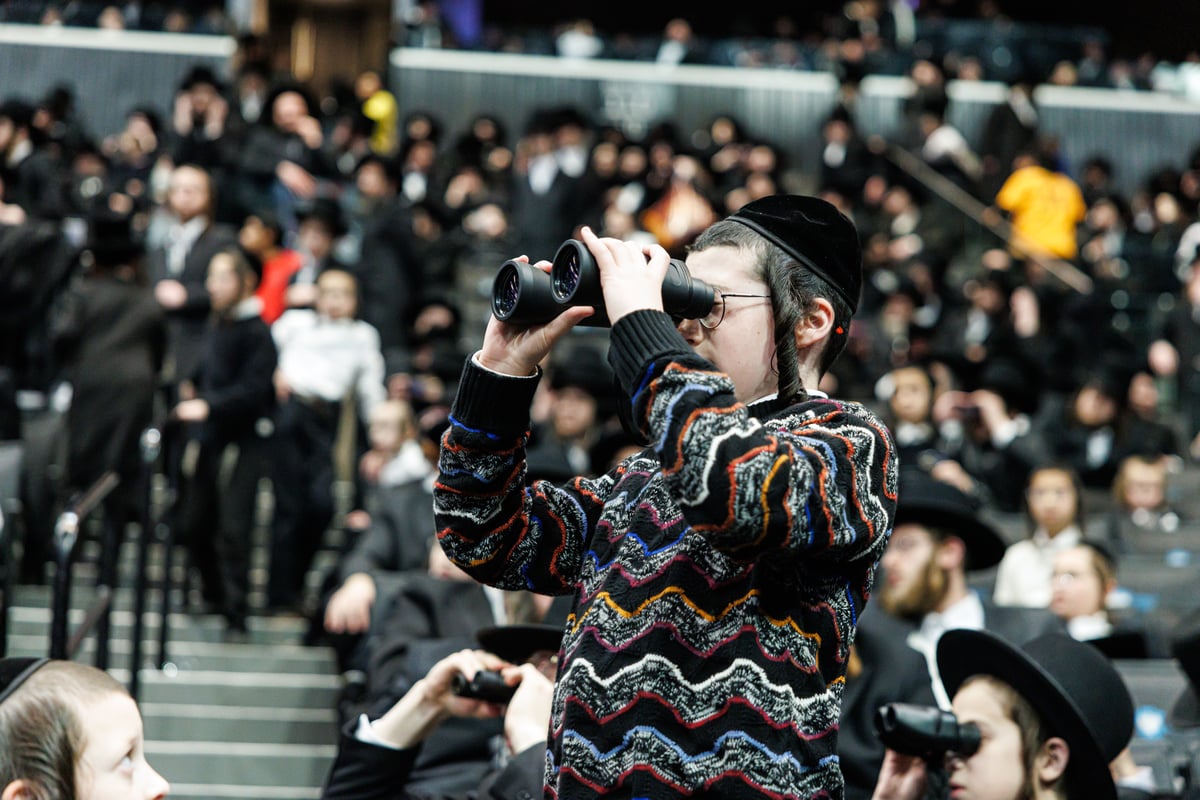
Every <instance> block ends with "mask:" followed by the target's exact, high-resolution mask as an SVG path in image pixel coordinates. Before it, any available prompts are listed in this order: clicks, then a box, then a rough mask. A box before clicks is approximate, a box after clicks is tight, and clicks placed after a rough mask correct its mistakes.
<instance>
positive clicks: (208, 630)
mask: <svg viewBox="0 0 1200 800" xmlns="http://www.w3.org/2000/svg"><path fill="white" fill-rule="evenodd" d="M85 616H86V614H85V612H84V611H83V610H82V609H79V608H76V609H73V610H72V611H71V612H70V613H69V614H68V616H67V627H68V636H69V635H70V634H71V632H73V631H75V630H76V629H77V628H78V626H79V625H80V624H81V623H82V622H83V619H84V617H85ZM51 617H52V615H51V612H50V609H49V608H30V607H27V606H17V607H15V608H13V609H11V614H10V617H9V635H10V636H13V635H15V636H22V635H25V636H39V635H41V636H48V635H49V631H50V622H51ZM161 619H162V617H161V615H160V614H159V613H158V612H157V611H152V612H147V613H146V615H145V617H143V624H144V628H143V631H144V633H145V634H146V635H150V636H153V637H157V636H158V630H159V624H160V620H161ZM111 621H112V640H113V641H114V642H115V641H119V640H122V639H126V640H127V639H129V638H130V636H131V635H132V631H133V613H132V612H129V611H122V610H116V611H113V612H112V616H111ZM168 622H169V624H170V629H169V634H168V638H167V646H168V650H170V648H171V645H172V643H174V642H181V641H193V642H214V643H216V642H223V641H226V640H227V639H228V634H227V633H226V625H225V620H224V619H222V618H221V617H220V616H219V615H215V614H170V615H168ZM246 627H247V630H248V635H247V639H248V641H249V642H250V643H252V644H264V645H296V644H299V643H300V642H301V641H302V640H303V638H304V633H305V632H306V631H307V630H308V622H307V621H306V620H303V619H300V618H298V617H288V616H281V617H250V618H249V619H248V620H247V621H246Z"/></svg>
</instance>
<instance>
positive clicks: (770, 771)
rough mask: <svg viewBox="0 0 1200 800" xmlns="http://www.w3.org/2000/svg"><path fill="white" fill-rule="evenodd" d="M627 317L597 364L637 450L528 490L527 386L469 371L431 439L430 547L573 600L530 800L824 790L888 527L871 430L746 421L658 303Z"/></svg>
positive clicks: (853, 420) (827, 791)
mask: <svg viewBox="0 0 1200 800" xmlns="http://www.w3.org/2000/svg"><path fill="white" fill-rule="evenodd" d="M631 316H632V317H634V318H639V317H640V318H641V319H640V320H639V319H634V320H633V324H628V325H627V324H626V320H628V319H630V318H626V320H622V321H621V323H619V324H618V325H617V326H616V328H614V331H613V354H612V356H610V357H612V358H613V360H614V366H615V367H616V368H617V373H618V376H619V377H620V378H621V379H622V381H623V383H624V384H625V385H626V387H627V389H628V390H629V393H630V396H632V397H633V400H634V409H635V418H636V419H639V420H642V423H643V425H644V431H645V432H646V433H647V435H648V436H649V437H650V439H651V440H652V443H653V446H652V447H651V448H649V449H647V450H645V451H643V452H642V453H641V454H639V455H637V456H634V457H633V458H631V459H629V460H627V461H626V462H625V463H624V464H623V465H622V466H621V467H620V468H618V469H617V470H615V471H614V472H613V473H612V474H610V475H606V476H604V477H601V478H598V479H595V480H584V479H576V480H575V481H573V482H571V483H570V484H569V485H565V486H561V487H556V486H552V485H549V484H546V483H544V482H543V483H537V484H535V485H534V486H533V487H531V488H529V489H526V488H525V487H524V482H523V479H524V467H523V461H524V459H523V442H524V438H525V435H524V431H523V427H524V426H525V425H526V424H527V422H525V421H527V419H528V413H527V409H528V402H529V398H530V397H531V396H532V391H533V389H532V385H533V384H534V381H530V380H521V379H505V378H502V377H499V376H496V375H494V374H491V373H487V372H485V371H483V370H480V369H478V368H475V367H473V366H468V367H467V369H466V371H465V372H464V376H463V383H462V385H461V386H460V391H459V399H458V400H457V401H456V407H455V413H454V423H453V425H452V426H451V428H450V430H449V431H448V432H447V435H446V439H445V440H444V443H443V450H442V457H441V477H440V480H439V483H438V486H437V488H436V490H435V503H436V507H435V508H436V513H437V520H438V526H439V531H440V532H439V536H440V538H441V541H442V545H443V547H444V549H445V550H446V552H447V553H448V554H449V555H450V557H451V558H452V559H454V560H455V561H456V562H457V563H458V564H460V565H462V566H463V567H464V568H466V569H467V570H468V571H469V572H470V573H471V574H472V575H474V576H475V577H476V578H478V579H479V580H481V581H485V582H487V583H491V584H494V585H497V586H502V587H507V588H529V589H532V590H535V591H539V592H543V593H551V594H562V593H575V594H576V595H577V602H576V608H575V613H574V614H573V615H572V617H571V618H570V620H569V622H568V625H567V630H566V634H565V636H564V639H563V645H562V653H561V659H560V662H559V670H560V672H559V679H558V682H557V687H556V692H555V700H554V706H553V713H552V721H551V730H550V746H549V749H548V751H547V760H546V768H547V790H546V796H547V797H561V798H568V797H570V798H575V797H595V796H598V795H599V796H603V795H609V794H611V795H612V796H620V797H655V798H658V797H678V796H702V795H703V796H709V797H729V798H737V797H755V798H774V797H797V798H799V797H804V798H808V797H830V798H838V797H841V796H842V780H841V773H840V771H839V769H838V763H837V729H838V719H839V713H840V707H841V697H842V688H843V683H844V680H845V666H846V658H847V655H848V649H849V646H850V643H851V641H852V640H853V636H854V628H855V623H856V619H857V615H858V613H859V612H861V610H862V608H863V606H864V604H865V602H866V600H867V596H868V594H869V592H870V587H871V581H872V578H873V575H874V571H875V567H876V564H877V562H878V558H879V556H880V554H881V553H882V551H883V548H884V546H885V544H886V541H887V537H888V535H889V534H890V532H891V524H892V522H891V521H892V517H893V513H894V509H895V495H896V486H895V482H896V474H895V472H896V464H895V457H894V454H893V452H894V451H893V445H892V441H891V438H890V436H889V434H888V433H887V429H886V428H885V426H884V425H883V424H882V423H881V422H880V421H879V420H878V419H877V418H876V417H875V416H873V415H872V414H871V413H870V412H869V411H867V410H866V409H864V408H862V407H861V406H858V405H855V404H849V403H839V402H835V401H831V400H825V399H817V398H814V399H810V400H808V401H806V402H803V403H800V404H798V405H796V406H793V407H791V408H789V409H786V410H782V411H781V412H778V413H775V414H772V415H770V416H769V417H767V418H764V419H761V420H760V419H756V418H755V417H754V416H752V415H751V414H750V413H749V411H748V409H747V408H746V407H744V406H742V405H740V404H738V403H737V402H736V401H735V400H734V397H733V387H732V385H731V383H730V381H729V379H728V378H727V377H725V376H724V375H722V374H721V373H718V372H714V371H713V370H712V366H711V364H708V363H707V362H705V361H703V360H702V359H699V358H697V357H695V356H694V355H692V354H691V353H690V351H689V350H688V349H687V347H686V345H684V344H682V340H679V341H678V342H674V341H673V340H672V339H671V337H670V334H673V333H674V331H673V329H671V328H670V322H669V319H668V318H666V317H665V315H660V314H657V313H656V312H638V313H637V314H635V315H631ZM659 317H661V319H659ZM639 322H640V323H641V327H642V328H647V327H648V328H649V330H643V329H639V326H638V324H637V323H639ZM656 342H657V344H656ZM637 361H640V364H639V366H638V367H637V368H634V367H632V366H629V362H637ZM515 413H519V414H520V415H521V416H518V417H517V419H520V420H522V423H521V425H520V427H516V426H515V423H514V421H513V414H515Z"/></svg>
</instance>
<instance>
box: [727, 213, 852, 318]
mask: <svg viewBox="0 0 1200 800" xmlns="http://www.w3.org/2000/svg"><path fill="white" fill-rule="evenodd" d="M729 219H730V220H732V221H733V222H739V223H741V224H742V225H745V226H746V227H748V228H751V229H752V230H754V231H756V232H758V233H759V234H761V235H762V236H763V237H765V238H766V239H768V240H770V241H771V242H772V243H774V244H775V245H777V246H778V247H779V248H781V249H782V250H783V251H784V252H786V253H787V254H788V255H790V256H792V257H793V258H795V259H796V260H797V261H799V262H800V263H801V264H803V265H804V266H806V267H808V268H809V269H811V270H812V271H813V272H815V273H817V274H818V275H820V276H821V277H822V278H824V279H825V280H826V281H828V282H829V285H830V286H832V287H833V288H834V290H835V291H837V293H838V294H839V295H841V297H842V299H843V300H845V301H846V303H847V304H848V305H849V306H850V310H851V311H856V310H857V309H858V300H859V297H861V295H862V285H863V268H862V244H861V243H860V242H859V238H858V230H857V229H855V227H854V223H853V222H851V221H850V219H849V218H848V217H846V215H845V214H843V213H842V212H840V211H838V210H837V208H835V207H834V205H833V204H832V203H829V202H827V201H825V200H822V199H821V198H819V197H809V196H807V195H797V194H775V195H769V196H767V197H762V198H759V199H758V200H752V201H751V202H749V203H747V204H746V205H744V206H742V207H741V208H739V209H738V210H737V211H736V212H734V213H733V215H731V216H730V217H729Z"/></svg>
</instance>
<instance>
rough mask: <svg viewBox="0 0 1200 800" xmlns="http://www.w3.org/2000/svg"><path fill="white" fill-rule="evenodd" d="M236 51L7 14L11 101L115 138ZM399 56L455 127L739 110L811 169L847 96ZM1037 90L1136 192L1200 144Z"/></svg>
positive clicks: (876, 101) (1092, 98)
mask: <svg viewBox="0 0 1200 800" xmlns="http://www.w3.org/2000/svg"><path fill="white" fill-rule="evenodd" d="M232 51H233V41H232V40H231V39H228V38H226V37H200V36H180V35H177V34H151V33H131V32H115V31H89V30H82V29H78V30H75V29H47V28H43V27H41V26H24V25H0V98H6V97H10V96H14V95H15V96H21V97H24V98H28V99H34V98H38V97H40V96H42V95H43V94H45V92H46V91H48V90H49V89H50V88H52V87H53V86H56V85H58V84H60V83H62V84H66V85H67V86H70V87H71V88H72V89H74V91H75V94H76V98H77V101H78V104H79V111H80V113H81V114H82V115H83V116H84V119H85V120H87V123H88V125H89V127H90V129H91V130H92V131H93V133H95V134H96V135H99V136H103V135H107V134H109V133H113V132H115V131H116V130H119V129H120V127H121V125H122V124H123V120H124V115H125V114H126V112H127V111H128V110H129V109H130V108H132V107H134V106H136V105H149V106H151V107H152V108H156V109H158V110H159V111H160V112H161V113H162V114H164V116H165V115H168V114H169V113H170V111H171V105H172V97H173V94H174V91H175V88H176V86H178V84H179V81H180V79H181V78H182V77H183V75H184V74H185V73H186V72H187V71H188V70H189V69H190V68H191V67H192V66H193V65H195V64H198V63H203V64H207V65H209V66H211V67H213V68H214V69H216V70H217V71H218V72H223V71H224V70H225V68H226V66H227V64H228V58H229V55H230V54H231V53H232ZM391 62H392V63H391V82H392V86H393V87H394V88H395V91H396V94H397V97H398V99H399V102H400V107H401V110H402V112H405V113H407V112H409V111H416V110H424V111H432V112H434V113H435V114H436V115H437V116H438V117H440V118H441V119H442V121H443V122H444V123H445V125H446V129H447V130H448V131H461V130H463V129H464V128H465V126H466V125H467V123H468V122H469V121H470V119H471V118H472V117H473V116H475V115H476V114H479V113H481V112H489V113H493V114H496V115H497V116H499V117H500V118H501V119H502V120H504V122H505V123H506V124H507V125H508V127H509V129H510V131H512V132H513V133H514V134H515V133H516V132H518V131H520V130H521V129H522V128H523V127H524V126H525V124H526V123H527V121H528V119H529V116H530V114H531V113H532V112H533V111H535V110H537V109H542V108H547V107H552V106H560V105H567V104H569V105H573V106H577V107H578V108H580V109H583V110H585V111H587V112H589V113H590V115H591V116H592V118H593V119H594V120H596V121H598V122H617V123H619V124H621V125H623V126H625V127H629V128H634V129H636V128H637V127H638V126H641V127H642V128H643V129H645V128H648V127H650V126H651V125H653V124H655V123H656V122H660V121H664V120H674V121H675V122H676V123H677V124H678V125H679V127H680V129H681V130H682V131H684V132H690V131H691V130H693V129H695V128H698V127H701V126H703V125H704V124H705V123H706V122H707V121H708V120H709V119H711V118H712V117H713V116H714V115H716V114H718V113H725V112H729V113H732V114H734V115H736V116H737V117H738V118H739V119H741V120H742V121H743V122H744V123H745V124H746V126H747V128H748V129H749V131H750V132H751V133H753V134H755V135H759V136H763V137H766V138H769V139H771V140H773V141H775V142H777V143H778V144H779V145H780V146H781V147H783V148H784V150H785V152H786V153H787V155H788V157H789V159H790V162H791V164H792V165H793V166H794V167H797V168H799V169H802V170H804V169H810V168H811V167H812V165H814V164H815V163H816V160H817V154H818V147H819V138H818V137H819V135H818V126H819V122H820V120H821V119H822V117H823V116H824V115H825V114H826V113H828V111H829V109H830V108H831V107H832V105H833V103H834V100H835V96H836V95H835V92H836V86H835V83H834V81H833V79H832V77H831V76H829V75H826V74H821V73H803V72H793V71H771V70H754V71H749V70H734V69H728V68H720V67H690V66H687V67H677V68H674V69H661V68H659V67H657V66H656V65H653V64H645V63H631V62H613V61H585V62H578V61H565V60H563V59H559V58H554V57H546V56H519V55H508V54H489V53H468V52H463V51H453V50H404V49H402V50H396V51H394V52H393V54H392V60H391ZM907 92H908V84H907V82H906V81H905V80H904V79H901V78H891V77H875V78H869V79H867V80H866V81H864V83H863V86H862V92H861V96H860V97H859V100H858V105H857V115H858V119H859V122H860V124H861V126H862V127H863V129H864V131H865V132H867V133H880V134H884V135H887V134H890V133H892V132H893V131H894V130H895V129H896V124H897V119H898V117H899V112H900V106H901V102H902V99H903V97H904V96H905V95H906V93H907ZM1002 96H1003V87H1002V86H1000V85H999V84H985V83H980V84H957V85H952V91H951V97H952V103H951V106H950V119H951V121H952V122H953V123H954V124H955V125H957V126H958V127H959V128H960V129H961V130H962V131H963V133H964V134H965V135H966V136H967V137H968V139H969V140H970V141H973V142H974V141H978V137H979V135H980V133H981V131H980V128H981V127H982V122H983V120H984V118H985V116H986V114H987V112H988V110H989V109H990V108H991V107H992V106H993V105H994V104H995V103H996V102H998V101H999V100H1000V99H1001V98H1002ZM1038 99H1039V104H1040V106H1041V109H1042V128H1043V130H1044V131H1046V132H1047V133H1052V134H1055V135H1057V136H1058V137H1059V138H1060V140H1061V142H1062V146H1063V150H1064V152H1065V154H1066V155H1067V157H1068V159H1069V160H1070V162H1071V163H1072V164H1079V163H1080V162H1082V161H1083V160H1084V159H1085V158H1087V157H1089V156H1092V155H1104V156H1107V157H1108V158H1109V159H1111V160H1112V161H1113V163H1114V164H1116V165H1118V168H1119V171H1118V174H1117V176H1116V177H1117V183H1118V186H1119V187H1120V188H1121V189H1122V190H1124V191H1126V192H1128V191H1131V190H1132V189H1133V188H1134V187H1135V186H1136V185H1137V184H1138V183H1140V182H1141V181H1142V180H1144V179H1145V178H1146V177H1147V176H1148V175H1149V174H1150V173H1151V171H1153V170H1157V169H1159V168H1162V167H1175V168H1181V167H1182V166H1183V165H1184V164H1185V163H1186V160H1187V158H1188V156H1189V155H1190V154H1191V152H1192V151H1193V150H1194V149H1196V148H1197V147H1198V146H1200V105H1197V104H1195V103H1187V102H1185V101H1184V100H1180V99H1176V98H1168V97H1163V96H1159V95H1150V94H1146V93H1119V92H1114V91H1105V90H1095V89H1074V90H1072V89H1050V88H1047V87H1043V88H1042V89H1039V94H1038ZM633 132H636V130H634V131H633Z"/></svg>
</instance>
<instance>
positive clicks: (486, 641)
mask: <svg viewBox="0 0 1200 800" xmlns="http://www.w3.org/2000/svg"><path fill="white" fill-rule="evenodd" d="M562 637H563V629H562V627H561V626H559V625H546V624H539V623H529V624H524V625H493V626H492V627H489V628H482V629H480V630H479V631H477V632H476V633H475V638H476V639H477V640H478V641H479V646H480V647H482V648H483V649H484V650H487V651H488V652H489V653H494V654H496V655H498V656H500V657H501V658H503V659H504V660H505V661H508V662H510V663H513V664H520V663H522V662H524V661H525V660H526V659H528V658H529V657H530V656H532V655H533V654H534V653H540V652H543V651H544V652H550V653H555V654H557V653H558V648H559V645H561V644H562Z"/></svg>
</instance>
